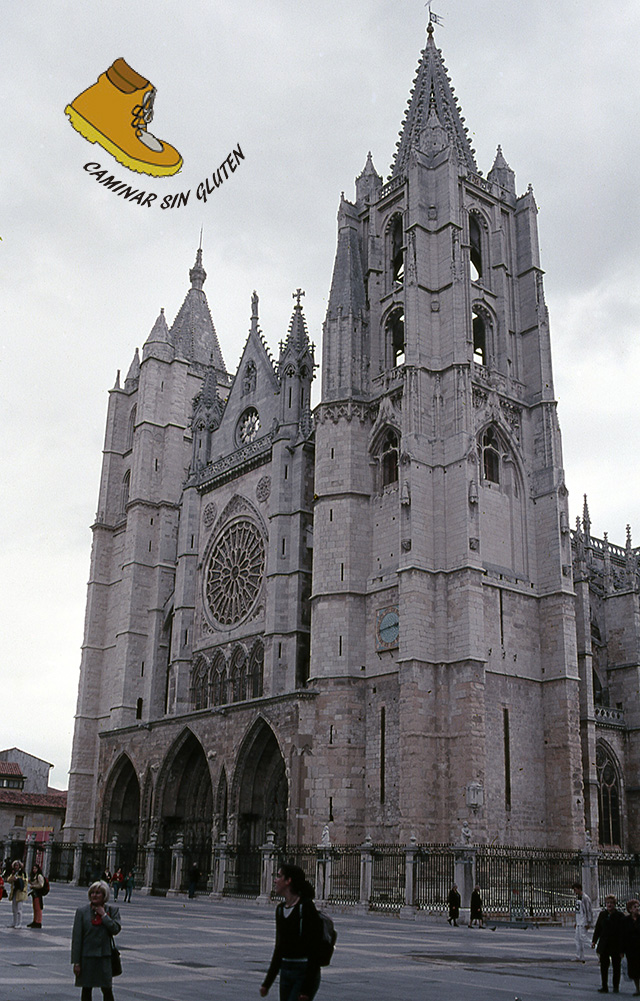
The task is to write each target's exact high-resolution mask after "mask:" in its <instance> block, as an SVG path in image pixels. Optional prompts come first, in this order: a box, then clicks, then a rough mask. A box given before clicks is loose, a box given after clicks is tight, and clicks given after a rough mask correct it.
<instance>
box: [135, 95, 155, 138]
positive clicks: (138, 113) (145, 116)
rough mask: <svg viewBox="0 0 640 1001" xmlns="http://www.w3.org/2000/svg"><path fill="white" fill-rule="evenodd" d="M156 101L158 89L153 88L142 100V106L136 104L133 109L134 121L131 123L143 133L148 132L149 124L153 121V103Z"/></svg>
mask: <svg viewBox="0 0 640 1001" xmlns="http://www.w3.org/2000/svg"><path fill="white" fill-rule="evenodd" d="M155 99H156V88H155V87H152V88H151V90H148V91H147V92H146V94H145V95H144V97H143V98H142V104H136V106H135V108H134V109H133V121H132V122H131V124H132V126H133V128H134V129H141V130H142V131H143V132H145V131H146V128H147V125H148V124H149V122H152V121H153V102H154V101H155Z"/></svg>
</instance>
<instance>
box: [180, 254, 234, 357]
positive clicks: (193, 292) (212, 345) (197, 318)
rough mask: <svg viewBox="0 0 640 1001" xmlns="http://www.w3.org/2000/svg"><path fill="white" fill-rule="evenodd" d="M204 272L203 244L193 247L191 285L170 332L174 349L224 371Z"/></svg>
mask: <svg viewBox="0 0 640 1001" xmlns="http://www.w3.org/2000/svg"><path fill="white" fill-rule="evenodd" d="M206 277H207V272H206V271H205V270H204V267H203V264H202V247H198V250H197V251H196V261H195V264H194V266H193V267H192V268H191V269H190V271H189V280H190V281H191V288H190V289H189V291H188V292H187V295H186V298H185V300H184V302H183V303H182V306H181V307H180V310H179V312H178V315H177V316H176V318H175V320H174V321H173V324H172V326H171V330H170V331H169V335H170V338H171V343H172V344H173V346H174V348H175V350H176V352H177V353H178V354H179V355H181V356H182V357H183V358H187V359H189V360H190V361H196V362H200V363H201V364H203V365H208V364H209V363H210V361H211V359H213V361H212V364H213V365H214V366H215V367H216V368H217V369H218V370H219V371H221V372H225V371H226V369H225V365H224V359H223V357H222V352H221V350H220V344H219V342H218V335H217V334H216V330H215V327H214V325H213V321H212V319H211V313H210V312H209V304H208V302H207V296H206V294H205V292H204V289H203V287H202V286H203V285H204V283H205V280H206Z"/></svg>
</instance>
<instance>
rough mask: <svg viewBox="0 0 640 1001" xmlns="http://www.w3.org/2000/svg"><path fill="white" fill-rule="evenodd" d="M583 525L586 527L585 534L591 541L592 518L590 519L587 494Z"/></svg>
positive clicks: (585, 496)
mask: <svg viewBox="0 0 640 1001" xmlns="http://www.w3.org/2000/svg"><path fill="white" fill-rule="evenodd" d="M582 524H583V526H584V534H585V535H586V537H587V538H588V539H589V538H590V537H591V518H590V517H589V505H588V504H587V495H586V494H584V505H583V508H582Z"/></svg>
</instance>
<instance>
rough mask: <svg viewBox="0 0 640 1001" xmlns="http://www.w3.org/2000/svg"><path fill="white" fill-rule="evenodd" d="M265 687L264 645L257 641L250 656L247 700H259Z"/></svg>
mask: <svg viewBox="0 0 640 1001" xmlns="http://www.w3.org/2000/svg"><path fill="white" fill-rule="evenodd" d="M263 685H264V644H263V642H262V640H260V639H257V640H256V641H255V643H254V644H253V647H252V648H251V653H250V655H249V667H248V670H247V698H248V699H259V698H260V697H261V696H262V691H263Z"/></svg>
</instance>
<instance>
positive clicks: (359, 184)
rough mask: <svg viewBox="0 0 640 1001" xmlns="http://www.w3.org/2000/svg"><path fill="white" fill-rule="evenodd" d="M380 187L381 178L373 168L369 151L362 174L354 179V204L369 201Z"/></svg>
mask: <svg viewBox="0 0 640 1001" xmlns="http://www.w3.org/2000/svg"><path fill="white" fill-rule="evenodd" d="M381 187H382V178H381V177H380V174H379V173H378V171H377V170H376V168H375V167H374V166H373V157H372V156H371V151H369V152H368V153H367V160H366V163H365V165H364V167H363V169H362V173H361V174H359V175H358V177H356V202H359V203H361V202H366V201H370V200H371V195H372V194H375V193H376V192H377V191H379V190H380V188H381Z"/></svg>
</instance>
